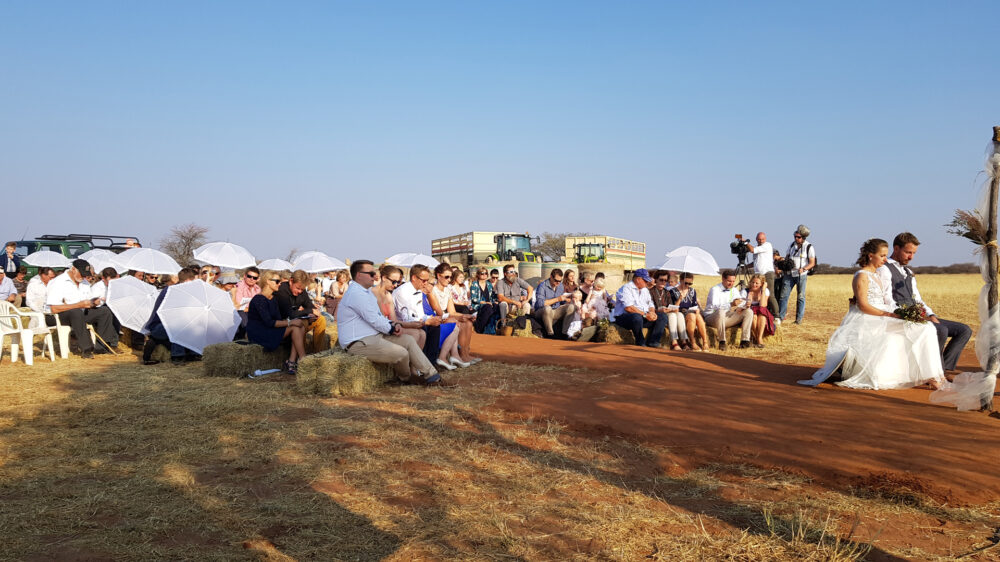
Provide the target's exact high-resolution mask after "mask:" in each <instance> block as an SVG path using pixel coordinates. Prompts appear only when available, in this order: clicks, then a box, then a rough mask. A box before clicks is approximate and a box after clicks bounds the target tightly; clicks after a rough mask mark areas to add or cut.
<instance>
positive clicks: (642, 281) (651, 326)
mask: <svg viewBox="0 0 1000 562" xmlns="http://www.w3.org/2000/svg"><path fill="white" fill-rule="evenodd" d="M652 282H653V278H652V277H650V276H649V272H648V271H646V270H645V269H637V270H635V272H634V273H633V274H632V282H631V283H626V284H625V285H622V288H621V289H620V292H619V294H620V298H618V299H617V301H616V303H615V312H614V317H615V324H617V325H619V326H621V327H622V328H625V329H626V330H631V331H632V335H633V336H635V345H638V346H640V347H642V346H648V347H660V340H661V339H662V338H663V331H664V329H665V328H666V326H667V315H666V314H662V315H661V314H658V313H657V311H656V306H655V305H654V304H653V299H652V297H650V296H649V288H648V287H649V285H650V284H651V283H652ZM643 328H646V329H647V330H649V337H648V339H647V337H646V335H645V334H643V331H642V329H643Z"/></svg>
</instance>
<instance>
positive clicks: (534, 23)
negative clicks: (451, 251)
mask: <svg viewBox="0 0 1000 562" xmlns="http://www.w3.org/2000/svg"><path fill="white" fill-rule="evenodd" d="M998 21H1000V3H998V2H996V1H992V2H937V3H928V2H832V3H823V4H818V3H814V2H789V3H781V4H772V3H767V4H764V3H756V2H733V3H721V2H714V3H670V2H627V3H611V2H580V1H572V2H399V3H389V2H351V3H346V2H345V3H334V2H315V3H308V2H296V3H284V2H283V3H277V2H245V1H241V2H155V3H154V2H139V3H134V2H133V3H122V2H17V1H13V0H6V1H3V2H2V3H0V68H2V77H3V78H2V80H3V87H2V88H0V102H2V104H3V111H2V115H3V117H2V119H0V183H2V186H3V188H2V193H3V199H4V201H5V204H4V219H3V228H2V229H0V230H2V232H3V234H0V237H2V238H7V239H13V238H19V237H20V236H21V235H22V234H23V233H24V232H25V231H27V233H28V235H29V236H34V235H39V234H43V233H60V232H70V231H72V232H81V231H82V232H100V233H111V234H134V235H137V236H139V237H140V238H141V239H142V240H143V241H144V242H145V243H146V245H151V243H152V245H155V242H156V241H157V240H158V239H160V238H161V237H162V236H163V235H164V234H165V233H166V232H167V231H168V230H169V228H170V227H171V226H172V225H176V224H182V223H187V222H194V223H198V224H202V225H206V226H209V227H210V228H211V235H210V236H211V238H212V239H222V240H229V241H232V242H236V243H240V244H243V245H245V246H247V247H248V248H249V249H250V250H251V251H252V252H254V253H255V255H257V256H258V257H259V258H262V259H263V258H268V257H275V256H282V255H284V254H285V253H286V252H287V251H288V249H289V248H292V247H297V248H299V249H300V250H307V249H320V250H323V251H326V252H328V253H330V254H332V255H335V256H337V257H340V258H350V259H356V258H363V257H368V258H373V259H375V260H380V259H382V258H384V257H386V256H387V255H389V254H392V253H395V252H400V251H422V252H429V250H430V240H431V239H432V238H435V237H439V236H443V235H448V234H455V233H459V232H465V231H469V230H526V231H530V232H531V233H533V234H534V233H540V232H542V231H546V230H547V231H594V232H599V233H605V234H611V235H617V236H623V237H626V238H631V239H636V240H642V241H645V242H647V244H648V248H649V254H650V262H654V261H656V260H657V259H659V256H662V254H663V253H664V252H666V251H668V250H670V249H672V248H674V247H676V246H679V245H684V244H694V245H699V246H702V247H704V248H706V249H708V250H709V251H711V252H713V253H714V254H715V255H716V257H717V258H718V259H719V261H720V263H722V264H723V265H724V264H726V263H729V262H731V261H733V260H732V257H731V256H730V255H729V254H728V242H729V240H730V239H731V237H732V234H733V233H735V232H742V233H744V234H747V235H753V234H754V233H755V232H756V231H758V230H764V231H766V232H768V233H769V235H770V237H771V240H772V241H774V242H775V243H776V245H778V246H781V247H785V246H787V244H788V243H789V242H790V241H791V232H792V230H793V229H794V228H795V226H796V225H797V224H799V223H806V224H807V225H809V227H810V228H812V230H813V236H812V242H814V243H815V245H816V248H817V249H818V251H819V253H820V259H821V261H823V262H826V263H832V264H837V265H846V264H848V263H849V262H851V261H853V260H854V259H855V257H856V252H857V248H858V247H859V246H860V244H861V242H862V241H863V240H864V239H866V238H868V237H871V236H881V237H885V238H891V236H892V235H893V234H895V233H896V232H898V231H900V230H902V229H909V230H912V231H913V232H914V233H916V234H917V235H918V236H919V237H920V238H921V239H922V241H923V242H924V244H923V246H922V247H921V250H920V254H919V255H918V256H917V260H916V262H915V264H917V265H922V264H941V265H943V264H950V263H955V262H966V261H972V256H971V249H972V246H971V244H969V243H968V242H965V241H963V240H961V239H958V238H955V237H953V236H950V235H948V234H946V233H945V232H944V228H943V227H942V225H943V224H944V223H946V222H948V221H949V220H950V218H951V214H952V211H953V210H954V209H955V208H971V207H972V206H974V204H975V200H976V194H977V190H978V188H977V183H976V174H977V172H979V171H980V170H981V169H982V160H983V158H982V156H983V151H984V148H985V146H986V141H987V140H988V138H989V134H990V127H991V126H993V125H997V124H1000V104H998V93H1000V72H998V63H997V61H996V54H995V53H996V38H997V22H998ZM651 265H655V264H654V263H651Z"/></svg>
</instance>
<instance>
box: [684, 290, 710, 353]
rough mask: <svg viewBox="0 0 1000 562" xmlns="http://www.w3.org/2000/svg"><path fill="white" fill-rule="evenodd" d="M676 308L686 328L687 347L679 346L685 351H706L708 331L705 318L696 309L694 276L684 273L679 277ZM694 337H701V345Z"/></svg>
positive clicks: (696, 299)
mask: <svg viewBox="0 0 1000 562" xmlns="http://www.w3.org/2000/svg"><path fill="white" fill-rule="evenodd" d="M676 289H677V296H678V299H677V307H678V309H679V310H680V313H681V314H683V315H684V325H685V326H687V336H688V337H687V345H686V346H685V345H683V344H682V345H681V347H682V348H685V349H693V350H694V351H707V350H708V331H707V329H706V328H705V318H704V317H703V316H702V315H701V309H700V308H699V307H698V292H697V291H696V290H695V288H694V274H693V273H684V274H682V275H681V276H680V283H678V285H677V287H676ZM695 335H698V336H700V337H701V344H700V345H699V344H698V341H697V340H696V339H695Z"/></svg>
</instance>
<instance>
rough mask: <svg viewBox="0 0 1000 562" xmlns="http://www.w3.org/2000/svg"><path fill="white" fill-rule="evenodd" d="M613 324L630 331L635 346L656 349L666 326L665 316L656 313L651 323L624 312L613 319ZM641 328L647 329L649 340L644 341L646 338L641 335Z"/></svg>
mask: <svg viewBox="0 0 1000 562" xmlns="http://www.w3.org/2000/svg"><path fill="white" fill-rule="evenodd" d="M615 324H617V325H619V326H621V327H622V328H625V329H626V330H631V332H632V335H633V336H635V345H639V346H649V347H658V346H659V345H660V340H661V339H662V338H663V331H664V328H666V326H667V315H666V313H663V312H658V313H656V321H655V322H651V321H649V320H646V319H645V318H644V317H643V316H642V315H641V314H636V313H635V312H626V313H623V314H621V315H619V316H617V317H615ZM643 328H647V329H649V339H646V336H644V335H643V334H642V329H643Z"/></svg>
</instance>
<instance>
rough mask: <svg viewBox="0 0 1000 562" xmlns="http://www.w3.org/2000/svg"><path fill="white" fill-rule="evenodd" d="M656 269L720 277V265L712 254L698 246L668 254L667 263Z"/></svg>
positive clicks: (681, 248)
mask: <svg viewBox="0 0 1000 562" xmlns="http://www.w3.org/2000/svg"><path fill="white" fill-rule="evenodd" d="M656 269H659V270H664V269H665V270H668V271H684V272H687V273H694V274H695V275H718V273H719V264H718V263H717V262H716V261H715V258H714V257H712V254H710V253H708V252H706V251H705V250H702V249H701V248H698V247H696V246H681V247H680V248H677V249H676V250H673V251H672V252H667V261H665V262H663V263H662V264H661V265H660V266H659V267H657V268H656Z"/></svg>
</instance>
